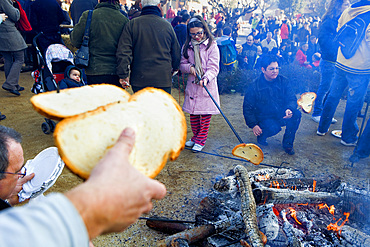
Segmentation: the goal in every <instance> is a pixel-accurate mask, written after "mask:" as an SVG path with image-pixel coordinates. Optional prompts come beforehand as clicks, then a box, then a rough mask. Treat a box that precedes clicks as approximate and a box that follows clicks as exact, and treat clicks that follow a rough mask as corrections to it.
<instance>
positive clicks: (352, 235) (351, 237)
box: [340, 225, 370, 247]
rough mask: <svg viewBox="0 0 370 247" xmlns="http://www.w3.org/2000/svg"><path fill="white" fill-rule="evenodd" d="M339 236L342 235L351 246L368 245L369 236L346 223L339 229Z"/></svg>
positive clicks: (369, 243) (369, 242)
mask: <svg viewBox="0 0 370 247" xmlns="http://www.w3.org/2000/svg"><path fill="white" fill-rule="evenodd" d="M341 230H342V231H341V234H340V236H341V237H343V238H344V239H345V240H346V241H347V242H348V243H350V244H351V246H354V247H357V246H358V247H361V246H370V236H369V235H367V234H365V233H363V232H361V231H359V230H357V229H354V228H352V227H350V226H348V225H344V226H343V227H342V229H341Z"/></svg>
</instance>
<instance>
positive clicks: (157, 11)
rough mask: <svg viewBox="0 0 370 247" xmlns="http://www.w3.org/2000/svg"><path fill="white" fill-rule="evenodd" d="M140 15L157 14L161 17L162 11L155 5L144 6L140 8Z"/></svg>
mask: <svg viewBox="0 0 370 247" xmlns="http://www.w3.org/2000/svg"><path fill="white" fill-rule="evenodd" d="M141 15H157V16H159V17H162V12H161V10H160V9H159V8H158V7H157V6H145V7H144V8H143V9H142V10H141Z"/></svg>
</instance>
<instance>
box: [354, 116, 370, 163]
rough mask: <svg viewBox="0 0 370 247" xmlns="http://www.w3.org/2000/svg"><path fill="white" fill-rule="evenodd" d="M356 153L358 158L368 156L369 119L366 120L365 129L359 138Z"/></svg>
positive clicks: (369, 147)
mask: <svg viewBox="0 0 370 247" xmlns="http://www.w3.org/2000/svg"><path fill="white" fill-rule="evenodd" d="M356 153H357V154H358V156H359V158H366V157H369V156H370V118H369V119H368V120H367V123H366V127H365V129H364V131H363V133H362V135H361V137H360V141H359V143H358V146H357V151H356Z"/></svg>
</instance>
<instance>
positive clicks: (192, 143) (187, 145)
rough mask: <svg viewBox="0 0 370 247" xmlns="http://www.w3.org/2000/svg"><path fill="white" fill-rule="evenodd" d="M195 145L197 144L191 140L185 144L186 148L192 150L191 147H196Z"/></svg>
mask: <svg viewBox="0 0 370 247" xmlns="http://www.w3.org/2000/svg"><path fill="white" fill-rule="evenodd" d="M194 144H195V142H193V141H192V140H189V141H187V142H185V147H189V148H191V147H193V146H194Z"/></svg>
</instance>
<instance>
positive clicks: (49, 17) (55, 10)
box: [28, 0, 65, 36]
mask: <svg viewBox="0 0 370 247" xmlns="http://www.w3.org/2000/svg"><path fill="white" fill-rule="evenodd" d="M28 17H29V21H30V23H31V26H32V29H33V30H35V31H36V32H37V33H40V32H43V33H44V34H45V35H46V36H49V35H53V34H56V33H59V30H60V27H59V25H60V24H62V23H63V21H65V16H64V14H63V10H62V8H61V7H60V6H59V4H58V3H57V2H56V1H55V0H36V1H34V2H33V3H32V4H31V5H30V16H28Z"/></svg>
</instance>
